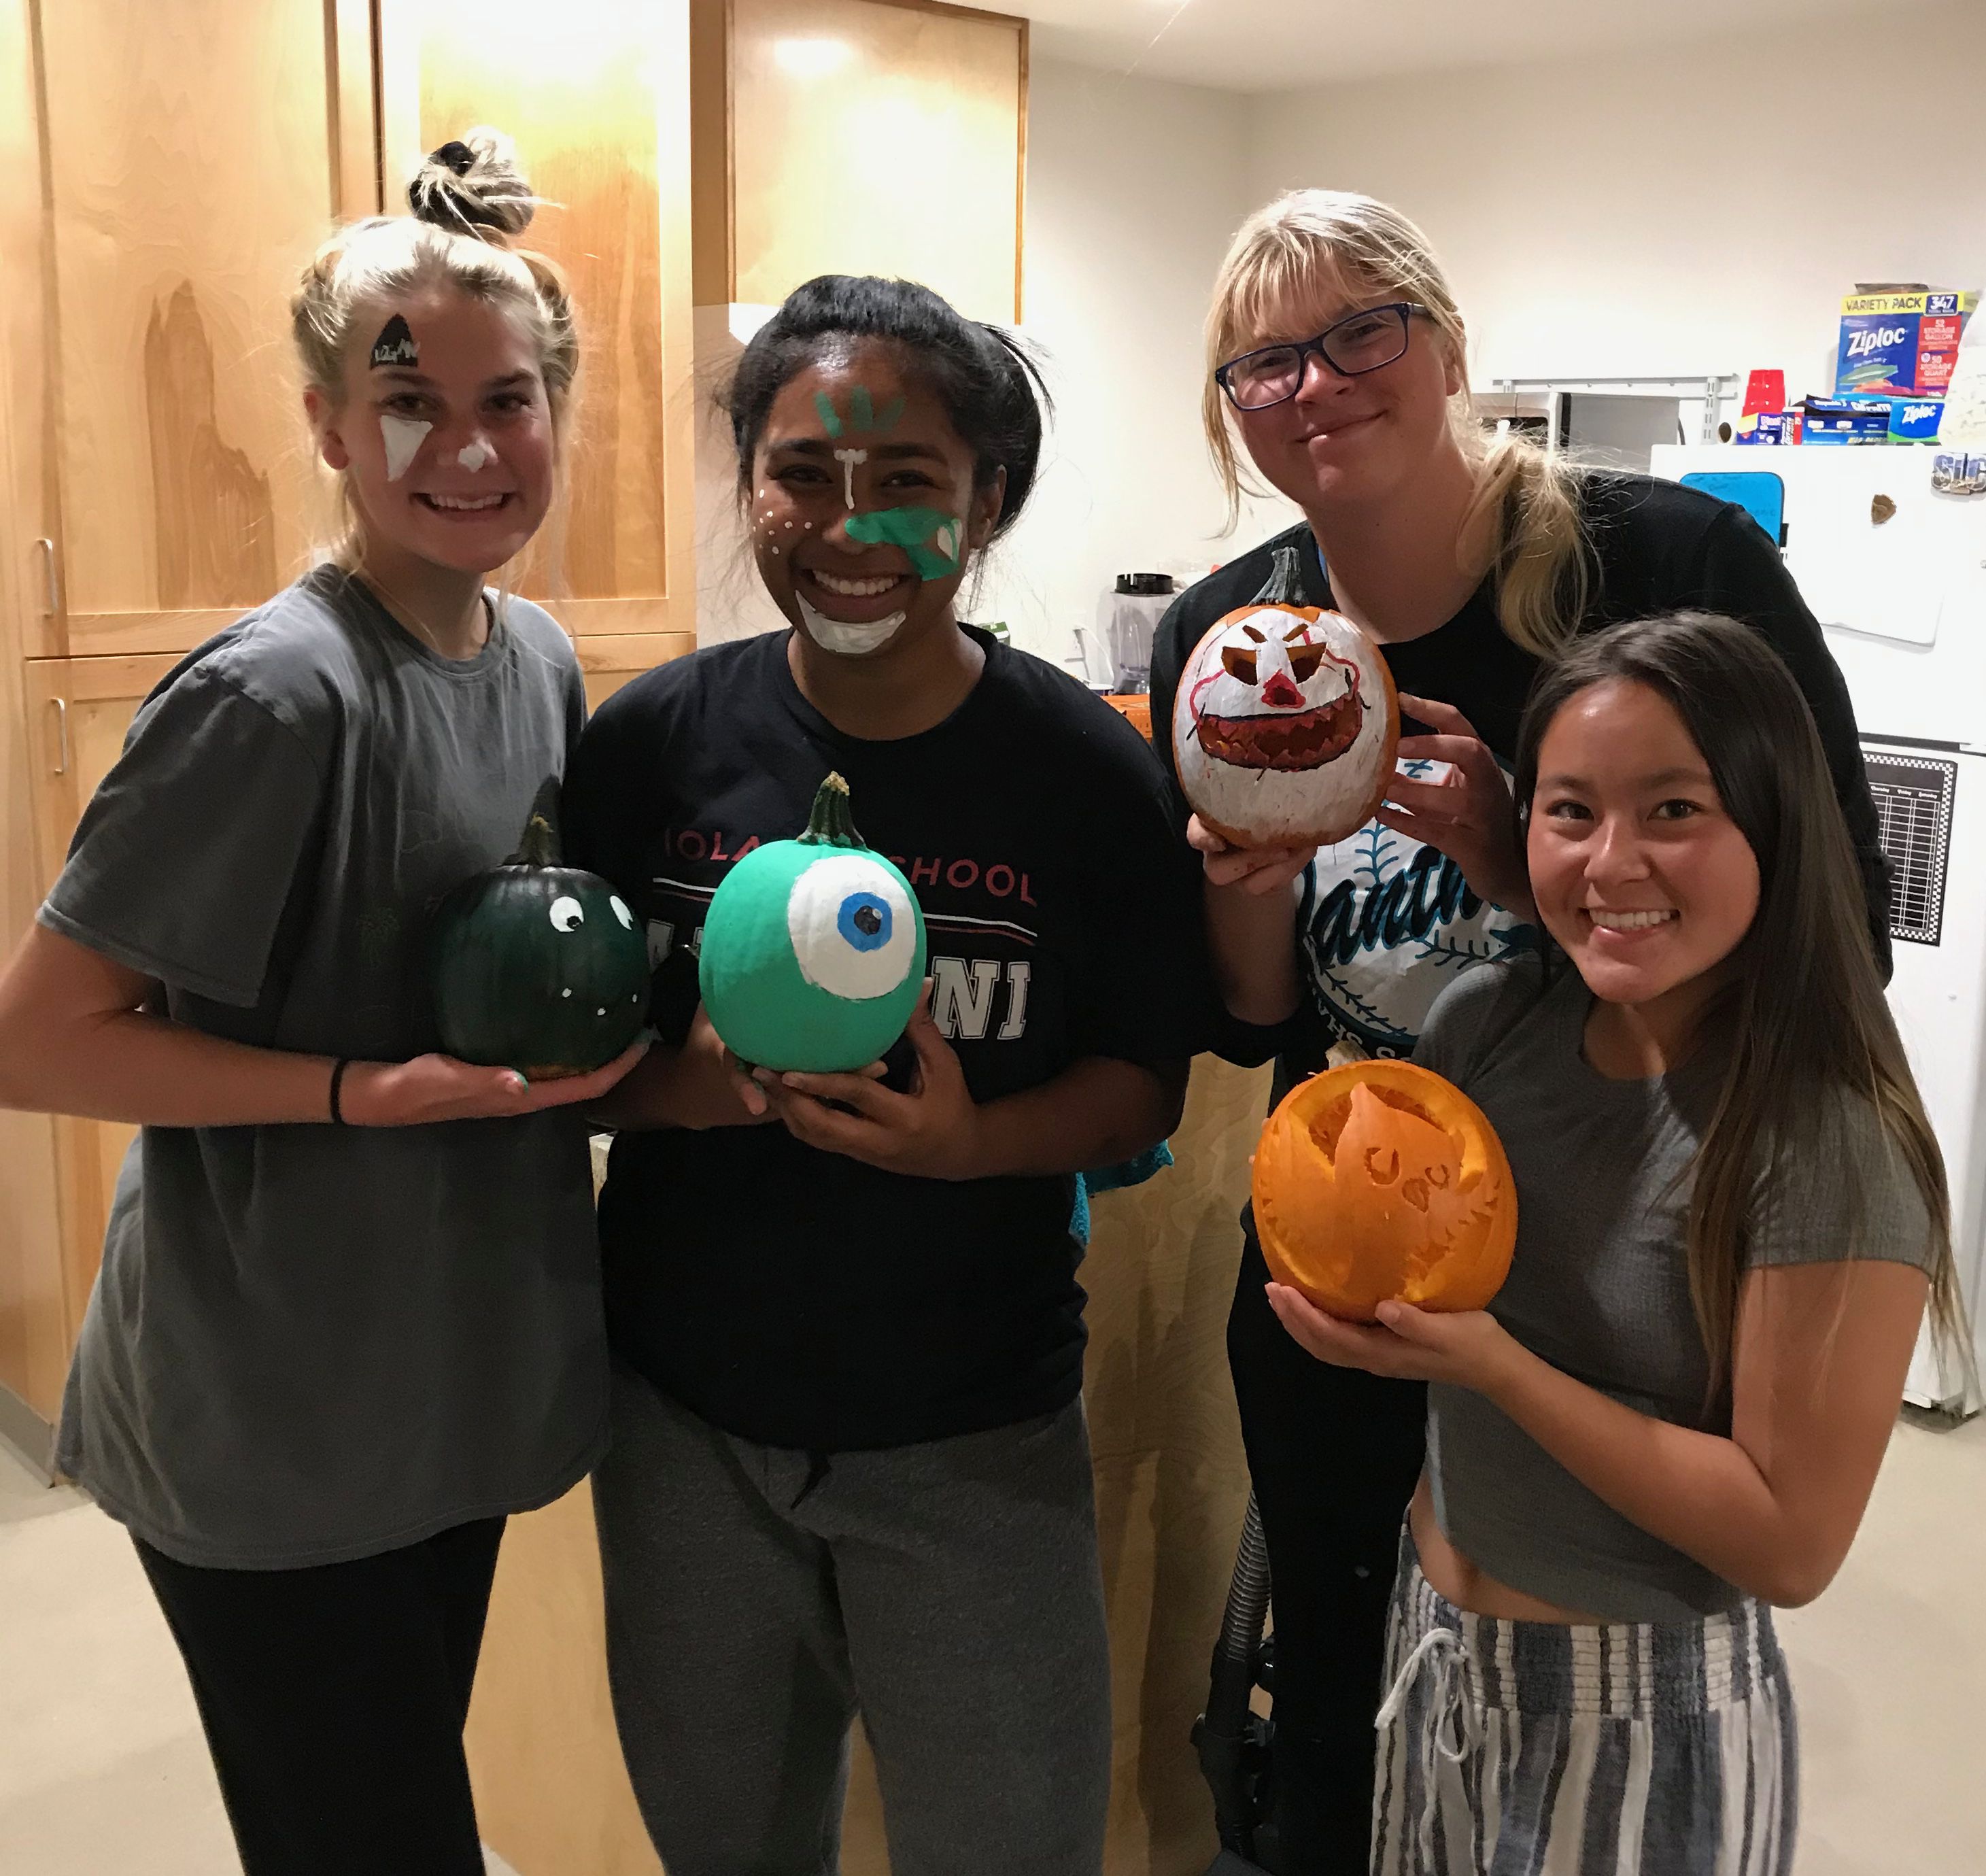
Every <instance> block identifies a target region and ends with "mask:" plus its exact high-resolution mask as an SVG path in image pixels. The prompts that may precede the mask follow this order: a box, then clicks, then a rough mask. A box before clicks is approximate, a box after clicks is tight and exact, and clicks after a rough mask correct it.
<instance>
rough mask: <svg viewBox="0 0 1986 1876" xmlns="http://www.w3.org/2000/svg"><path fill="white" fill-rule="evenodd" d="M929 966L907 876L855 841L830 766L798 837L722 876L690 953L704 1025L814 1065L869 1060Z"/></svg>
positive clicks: (839, 1069) (906, 1016)
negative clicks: (706, 1019) (706, 1017)
mask: <svg viewBox="0 0 1986 1876" xmlns="http://www.w3.org/2000/svg"><path fill="white" fill-rule="evenodd" d="M923 981H924V913H923V911H922V910H921V908H919V906H918V904H917V894H915V893H914V892H913V891H911V883H910V881H908V880H907V879H905V878H904V876H903V874H900V872H898V871H897V869H896V868H895V867H894V866H892V865H891V864H890V862H889V861H887V860H885V859H884V857H883V856H882V855H881V854H878V853H872V852H871V851H870V850H869V849H868V848H867V847H864V846H863V844H862V837H861V836H860V834H857V832H856V831H855V823H854V820H853V817H852V815H851V813H850V809H849V803H848V784H847V783H846V782H844V781H843V780H842V779H841V777H840V776H838V775H830V776H829V777H828V778H827V780H826V781H824V782H823V783H821V785H820V793H818V794H816V796H815V797H814V803H813V815H812V817H810V819H809V820H808V822H807V826H806V832H805V833H804V834H801V835H800V836H799V838H798V839H796V840H775V841H773V843H772V844H770V845H769V846H767V847H756V848H754V849H753V850H752V851H751V852H750V853H749V854H746V856H745V857H744V858H743V859H742V860H741V861H739V862H738V863H737V864H735V866H733V867H732V869H731V871H729V873H727V874H725V876H724V882H723V884H722V885H720V886H719V887H718V889H717V891H716V893H715V894H714V895H713V897H712V899H711V901H710V910H709V912H708V913H707V914H705V918H704V921H703V937H702V941H701V945H700V947H699V948H698V952H697V984H698V989H700V990H701V991H702V995H703V1007H704V1009H705V1012H707V1013H708V1014H709V1017H710V1022H711V1027H712V1028H713V1029H715V1030H716V1032H717V1033H718V1034H719V1036H722V1038H723V1039H724V1044H725V1047H726V1048H727V1049H729V1050H730V1051H731V1053H732V1054H733V1055H735V1056H737V1057H738V1058H739V1060H740V1061H743V1062H749V1063H755V1064H756V1065H757V1066H760V1067H763V1068H771V1069H779V1070H781V1071H782V1072H784V1071H786V1070H787V1069H800V1070H803V1071H805V1072H806V1073H810V1074H816V1075H827V1074H839V1073H847V1072H849V1071H850V1070H853V1069H859V1068H867V1066H868V1065H869V1064H870V1063H871V1062H875V1061H878V1060H880V1059H881V1057H882V1056H883V1054H884V1052H885V1051H886V1050H887V1049H888V1048H889V1047H890V1044H891V1043H893V1042H895V1041H896V1039H897V1037H898V1036H901V1035H902V1034H903V1032H904V1025H905V1024H906V1023H907V1022H909V1021H910V1019H911V1011H912V1009H914V1008H915V1007H916V1005H917V991H918V988H919V986H920V985H921V984H922V982H923Z"/></svg>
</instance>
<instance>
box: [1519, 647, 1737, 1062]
mask: <svg viewBox="0 0 1986 1876" xmlns="http://www.w3.org/2000/svg"><path fill="white" fill-rule="evenodd" d="M1527 860H1528V862H1529V865H1530V877H1531V891H1532V893H1533V895H1534V897H1535V898H1537V905H1538V913H1539V916H1540V918H1542V919H1543V921H1544V925H1545V928H1546V929H1547V931H1550V933H1551V935H1552V936H1553V938H1556V939H1557V941H1558V942H1559V944H1560V946H1561V947H1562V948H1564V951H1565V952H1566V955H1567V956H1568V957H1570V958H1571V959H1572V961H1573V962H1574V965H1577V967H1578V970H1579V974H1580V976H1581V977H1583V978H1584V979H1585V980H1586V983H1587V987H1588V988H1589V989H1590V990H1591V991H1592V992H1593V993H1594V995H1595V996H1596V997H1598V998H1600V999H1601V1000H1602V1001H1603V1002H1607V1003H1613V1004H1621V1005H1628V1006H1631V1007H1632V1008H1634V1009H1637V1010H1638V1011H1639V1012H1641V1013H1642V1015H1644V1017H1646V1018H1648V1019H1650V1020H1651V1022H1660V1023H1662V1024H1665V1026H1668V1027H1669V1028H1670V1029H1671V1030H1673V1031H1675V1032H1677V1033H1681V1032H1684V1031H1685V1030H1686V1029H1687V1026H1688V1023H1689V1022H1691V1020H1693V1019H1694V1017H1695V1014H1696V1012H1698V1010H1700V1009H1702V1005H1703V1004H1704V1003H1705V1002H1706V1001H1707V1000H1708V998H1709V996H1710V995H1711V994H1712V992H1713V991H1715V989H1717V988H1718V985H1720V984H1721V983H1722V982H1723V981H1724V979H1725V975H1726V970H1725V967H1726V965H1727V963H1728V959H1729V958H1730V957H1731V955H1732V952H1733V951H1735V949H1736V948H1737V947H1738V945H1739V943H1740V941H1742V939H1743V938H1744V936H1745V933H1746V932H1747V931H1749V930H1750V928H1751V925H1752V919H1753V918H1754V917H1755V915H1756V914H1757V912H1758V909H1759V863H1758V859H1757V857H1756V856H1755V854H1753V853H1752V848H1751V846H1750V844H1749V843H1748V842H1747V841H1746V840H1745V836H1744V834H1743V833H1742V831H1741V830H1739V827H1738V824H1737V823H1736V822H1735V821H1734V820H1732V818H1731V817H1730V815H1729V814H1728V813H1727V812H1726V811H1725V807H1724V804H1723V803H1722V801H1721V800H1719V799H1718V793H1717V789H1716V786H1715V783H1714V782H1713V781H1712V778H1711V774H1710V769H1709V765H1708V763H1705V760H1704V759H1703V755H1702V751H1701V750H1699V749H1698V748H1697V746H1696V745H1695V743H1694V742H1692V741H1691V739H1690V735H1689V732H1688V729H1685V727H1684V725H1683V722H1682V719H1681V717H1679V716H1678V715H1677V714H1676V712H1675V710H1674V709H1671V707H1670V706H1669V704H1668V702H1666V701H1665V699H1662V698H1661V697H1660V696H1658V695H1657V694H1656V693H1655V692H1654V691H1652V690H1651V689H1648V686H1647V685H1643V684H1637V683H1634V682H1630V681H1628V680H1627V679H1610V680H1608V681H1607V682H1605V683H1601V684H1595V685H1590V687H1589V688H1587V689H1585V690H1583V691H1580V692H1577V693H1576V694H1575V695H1574V696H1573V697H1572V698H1570V699H1569V700H1568V701H1567V702H1566V704H1565V705H1564V707H1563V708H1561V709H1560V711H1559V712H1558V714H1557V716H1555V717H1553V719H1552V721H1551V723H1550V727H1549V728H1547V730H1546V732H1545V733H1544V736H1543V740H1542V741H1541V743H1540V745H1539V749H1538V780H1537V790H1536V792H1535V793H1533V796H1532V798H1531V808H1530V827H1529V832H1528V835H1527Z"/></svg>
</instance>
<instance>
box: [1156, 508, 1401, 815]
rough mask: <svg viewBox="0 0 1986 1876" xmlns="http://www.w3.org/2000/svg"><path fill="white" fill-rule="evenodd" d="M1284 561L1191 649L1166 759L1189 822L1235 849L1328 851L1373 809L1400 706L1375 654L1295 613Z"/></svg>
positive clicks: (1296, 587) (1307, 613) (1341, 627)
mask: <svg viewBox="0 0 1986 1876" xmlns="http://www.w3.org/2000/svg"><path fill="white" fill-rule="evenodd" d="M1301 599H1302V586H1301V581H1300V579H1299V578H1298V572H1297V557H1296V551H1295V550H1294V548H1291V547H1278V548H1277V550H1276V570H1275V571H1274V573H1273V574H1271V576H1270V578H1269V583H1268V584H1267V586H1265V587H1264V588H1263V589H1262V591H1261V592H1260V593H1258V594H1257V595H1256V596H1255V598H1254V599H1253V600H1252V601H1250V602H1249V604H1248V605H1245V606H1243V607H1241V608H1240V609H1239V610H1238V611H1234V612H1230V613H1229V614H1227V615H1226V617H1224V618H1220V619H1218V620H1217V621H1215V622H1214V625H1213V628H1211V629H1210V631H1209V632H1207V635H1206V637H1204V638H1202V639H1201V640H1200V643H1199V644H1198V645H1197V646H1195V647H1194V648H1193V655H1192V656H1191V657H1190V658H1188V659H1187V663H1186V669H1185V671H1184V672H1183V673H1182V674H1181V675H1180V684H1179V690H1178V692H1177V695H1176V696H1175V697H1174V699H1173V759H1174V761H1175V762H1176V764H1177V765H1178V769H1179V779H1180V787H1181V788H1182V789H1183V790H1184V791H1185V794H1186V798H1187V800H1188V801H1189V802H1190V803H1192V804H1193V812H1194V813H1197V815H1198V816H1199V817H1200V820H1201V821H1202V822H1203V823H1204V824H1205V825H1206V826H1207V827H1210V828H1211V829H1212V830H1213V832H1214V833H1216V834H1219V835H1220V837H1221V838H1222V839H1223V840H1227V841H1228V842H1230V843H1231V844H1233V845H1234V846H1237V847H1311V846H1317V847H1328V846H1330V845H1332V844H1335V842H1337V841H1339V840H1343V839H1344V838H1345V837H1346V835H1348V834H1351V833H1352V832H1354V831H1355V830H1356V829H1358V828H1359V827H1363V826H1364V825H1365V823H1366V822H1367V821H1368V820H1371V819H1372V815H1373V812H1374V810H1375V809H1376V808H1377V807H1378V805H1379V803H1380V802H1381V801H1382V800H1384V799H1385V791H1386V784H1387V783H1388V782H1389V780H1392V773H1393V756H1394V751H1395V749H1396V748H1397V746H1398V745H1399V739H1400V706H1399V699H1397V698H1396V697H1395V695H1394V692H1393V679H1392V672H1389V670H1388V669H1386V661H1385V658H1382V657H1381V656H1380V655H1379V651H1378V647H1377V646H1376V645H1374V644H1373V642H1372V640H1371V639H1369V638H1367V637H1366V636H1365V633H1363V632H1361V631H1360V630H1359V629H1358V627H1357V626H1356V625H1353V624H1352V622H1351V621H1350V620H1349V619H1348V618H1344V617H1342V616H1341V615H1339V614H1338V613H1335V612H1326V611H1324V610H1323V609H1322V608H1321V607H1318V606H1307V605H1303V604H1302V603H1301Z"/></svg>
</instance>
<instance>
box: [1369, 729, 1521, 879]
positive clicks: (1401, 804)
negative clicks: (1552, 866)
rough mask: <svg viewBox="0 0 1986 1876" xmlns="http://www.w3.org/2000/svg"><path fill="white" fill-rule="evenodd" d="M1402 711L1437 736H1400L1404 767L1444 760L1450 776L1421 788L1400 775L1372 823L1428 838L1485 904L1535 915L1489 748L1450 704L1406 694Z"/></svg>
mask: <svg viewBox="0 0 1986 1876" xmlns="http://www.w3.org/2000/svg"><path fill="white" fill-rule="evenodd" d="M1400 712H1401V714H1402V716H1411V717H1413V718H1415V719H1417V720H1418V721H1419V722H1423V723H1426V724H1427V725H1429V726H1430V727H1431V728H1432V729H1433V730H1434V731H1435V732H1436V733H1435V734H1434V735H1433V736H1402V738H1401V739H1400V746H1399V759H1400V760H1401V761H1402V762H1442V763H1447V764H1448V773H1447V775H1446V777H1445V778H1444V779H1443V780H1441V781H1439V782H1418V781H1415V780H1414V779H1413V778H1412V776H1405V775H1399V774H1395V776H1392V779H1391V780H1389V781H1388V783H1387V784H1386V800H1385V805H1384V806H1383V807H1381V809H1380V810H1379V811H1378V813H1377V814H1376V815H1375V816H1374V817H1373V818H1374V819H1375V820H1377V821H1378V822H1379V823H1381V825H1382V826H1383V827H1390V828H1392V830H1393V831H1394V832H1395V834H1405V836H1406V837H1407V838H1408V839H1409V840H1423V841H1425V842H1426V844H1428V845H1429V847H1433V848H1434V849H1436V851H1437V852H1439V853H1443V854H1446V855H1447V856H1448V857H1449V859H1451V860H1452V861H1454V862H1455V864H1456V865H1457V866H1459V867H1461V869H1462V877H1463V878H1464V879H1465V880H1466V881H1468V882H1469V891H1471V892H1473V893H1474V894H1476V897H1477V898H1479V899H1486V900H1488V901H1489V903H1490V904H1492V905H1500V906H1501V907H1503V909H1504V910H1505V911H1512V912H1520V913H1522V914H1524V915H1525V916H1526V917H1527V918H1531V917H1535V916H1536V908H1535V907H1534V906H1533V903H1532V900H1531V883H1530V877H1529V875H1528V874H1527V872H1526V871H1525V867H1524V857H1523V854H1520V852H1518V850H1517V845H1516V840H1515V839H1514V838H1513V836H1512V833H1511V827H1510V783H1508V782H1507V781H1506V780H1504V779H1503V770H1501V769H1500V768H1499V767H1498V766H1497V764H1496V757H1495V756H1493V754H1492V753H1490V749H1489V745H1488V744H1487V743H1485V742H1484V741H1483V739H1482V738H1481V737H1480V736H1478V735H1477V734H1476V731H1475V729H1474V728H1473V726H1472V725H1471V724H1470V722H1469V719H1468V718H1467V717H1466V716H1463V714H1462V712H1460V711H1459V710H1458V709H1456V707H1455V706H1453V705H1452V704H1448V703H1440V702H1436V700H1435V699H1433V698H1432V697H1410V696H1407V695H1406V693H1405V692H1402V693H1401V696H1400Z"/></svg>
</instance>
